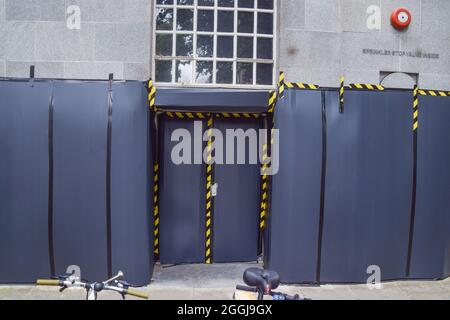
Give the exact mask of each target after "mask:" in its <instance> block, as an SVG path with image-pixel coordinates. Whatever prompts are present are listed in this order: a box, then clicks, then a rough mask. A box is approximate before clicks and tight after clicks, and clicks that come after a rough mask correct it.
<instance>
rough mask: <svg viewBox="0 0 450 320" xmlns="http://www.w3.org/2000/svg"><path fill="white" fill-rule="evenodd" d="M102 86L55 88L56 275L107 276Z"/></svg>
mask: <svg viewBox="0 0 450 320" xmlns="http://www.w3.org/2000/svg"><path fill="white" fill-rule="evenodd" d="M107 123H108V84H107V82H84V83H83V82H79V83H76V82H74V83H67V82H56V83H55V84H54V199H53V205H54V245H55V263H56V273H57V274H63V273H65V272H66V268H67V267H68V266H71V265H76V266H79V267H80V268H81V276H82V277H83V278H85V279H89V280H101V279H105V277H107V276H108V272H107V225H106V159H107Z"/></svg>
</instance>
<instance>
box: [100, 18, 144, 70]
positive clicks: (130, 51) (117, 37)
mask: <svg viewBox="0 0 450 320" xmlns="http://www.w3.org/2000/svg"><path fill="white" fill-rule="evenodd" d="M150 39H151V35H150V25H149V24H148V23H138V24H129V23H122V24H112V23H102V24H97V25H96V28H95V59H96V60H100V61H123V62H148V59H149V57H150Z"/></svg>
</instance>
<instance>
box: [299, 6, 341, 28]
mask: <svg viewBox="0 0 450 320" xmlns="http://www.w3.org/2000/svg"><path fill="white" fill-rule="evenodd" d="M305 15H306V18H305V26H306V30H316V31H335V32H338V31H341V30H342V27H341V1H333V0H306V10H305Z"/></svg>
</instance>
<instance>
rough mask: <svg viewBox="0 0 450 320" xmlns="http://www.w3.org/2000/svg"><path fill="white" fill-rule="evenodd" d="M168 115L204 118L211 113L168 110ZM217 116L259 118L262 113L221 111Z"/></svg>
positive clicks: (174, 117)
mask: <svg viewBox="0 0 450 320" xmlns="http://www.w3.org/2000/svg"><path fill="white" fill-rule="evenodd" d="M163 114H165V115H166V116H168V117H169V118H172V119H192V120H194V119H196V120H198V119H200V120H204V119H207V118H208V117H209V114H207V113H202V112H175V111H170V112H169V111H167V112H163ZM215 116H216V117H223V118H230V119H258V118H259V117H261V114H258V113H247V112H243V113H242V112H239V113H229V112H221V113H217V114H216V115H215Z"/></svg>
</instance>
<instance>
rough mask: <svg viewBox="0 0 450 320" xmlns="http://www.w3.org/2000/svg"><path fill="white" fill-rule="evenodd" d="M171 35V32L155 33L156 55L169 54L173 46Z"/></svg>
mask: <svg viewBox="0 0 450 320" xmlns="http://www.w3.org/2000/svg"><path fill="white" fill-rule="evenodd" d="M172 40H173V36H172V35H171V34H157V35H156V55H158V56H171V55H172V47H173V41H172Z"/></svg>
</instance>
